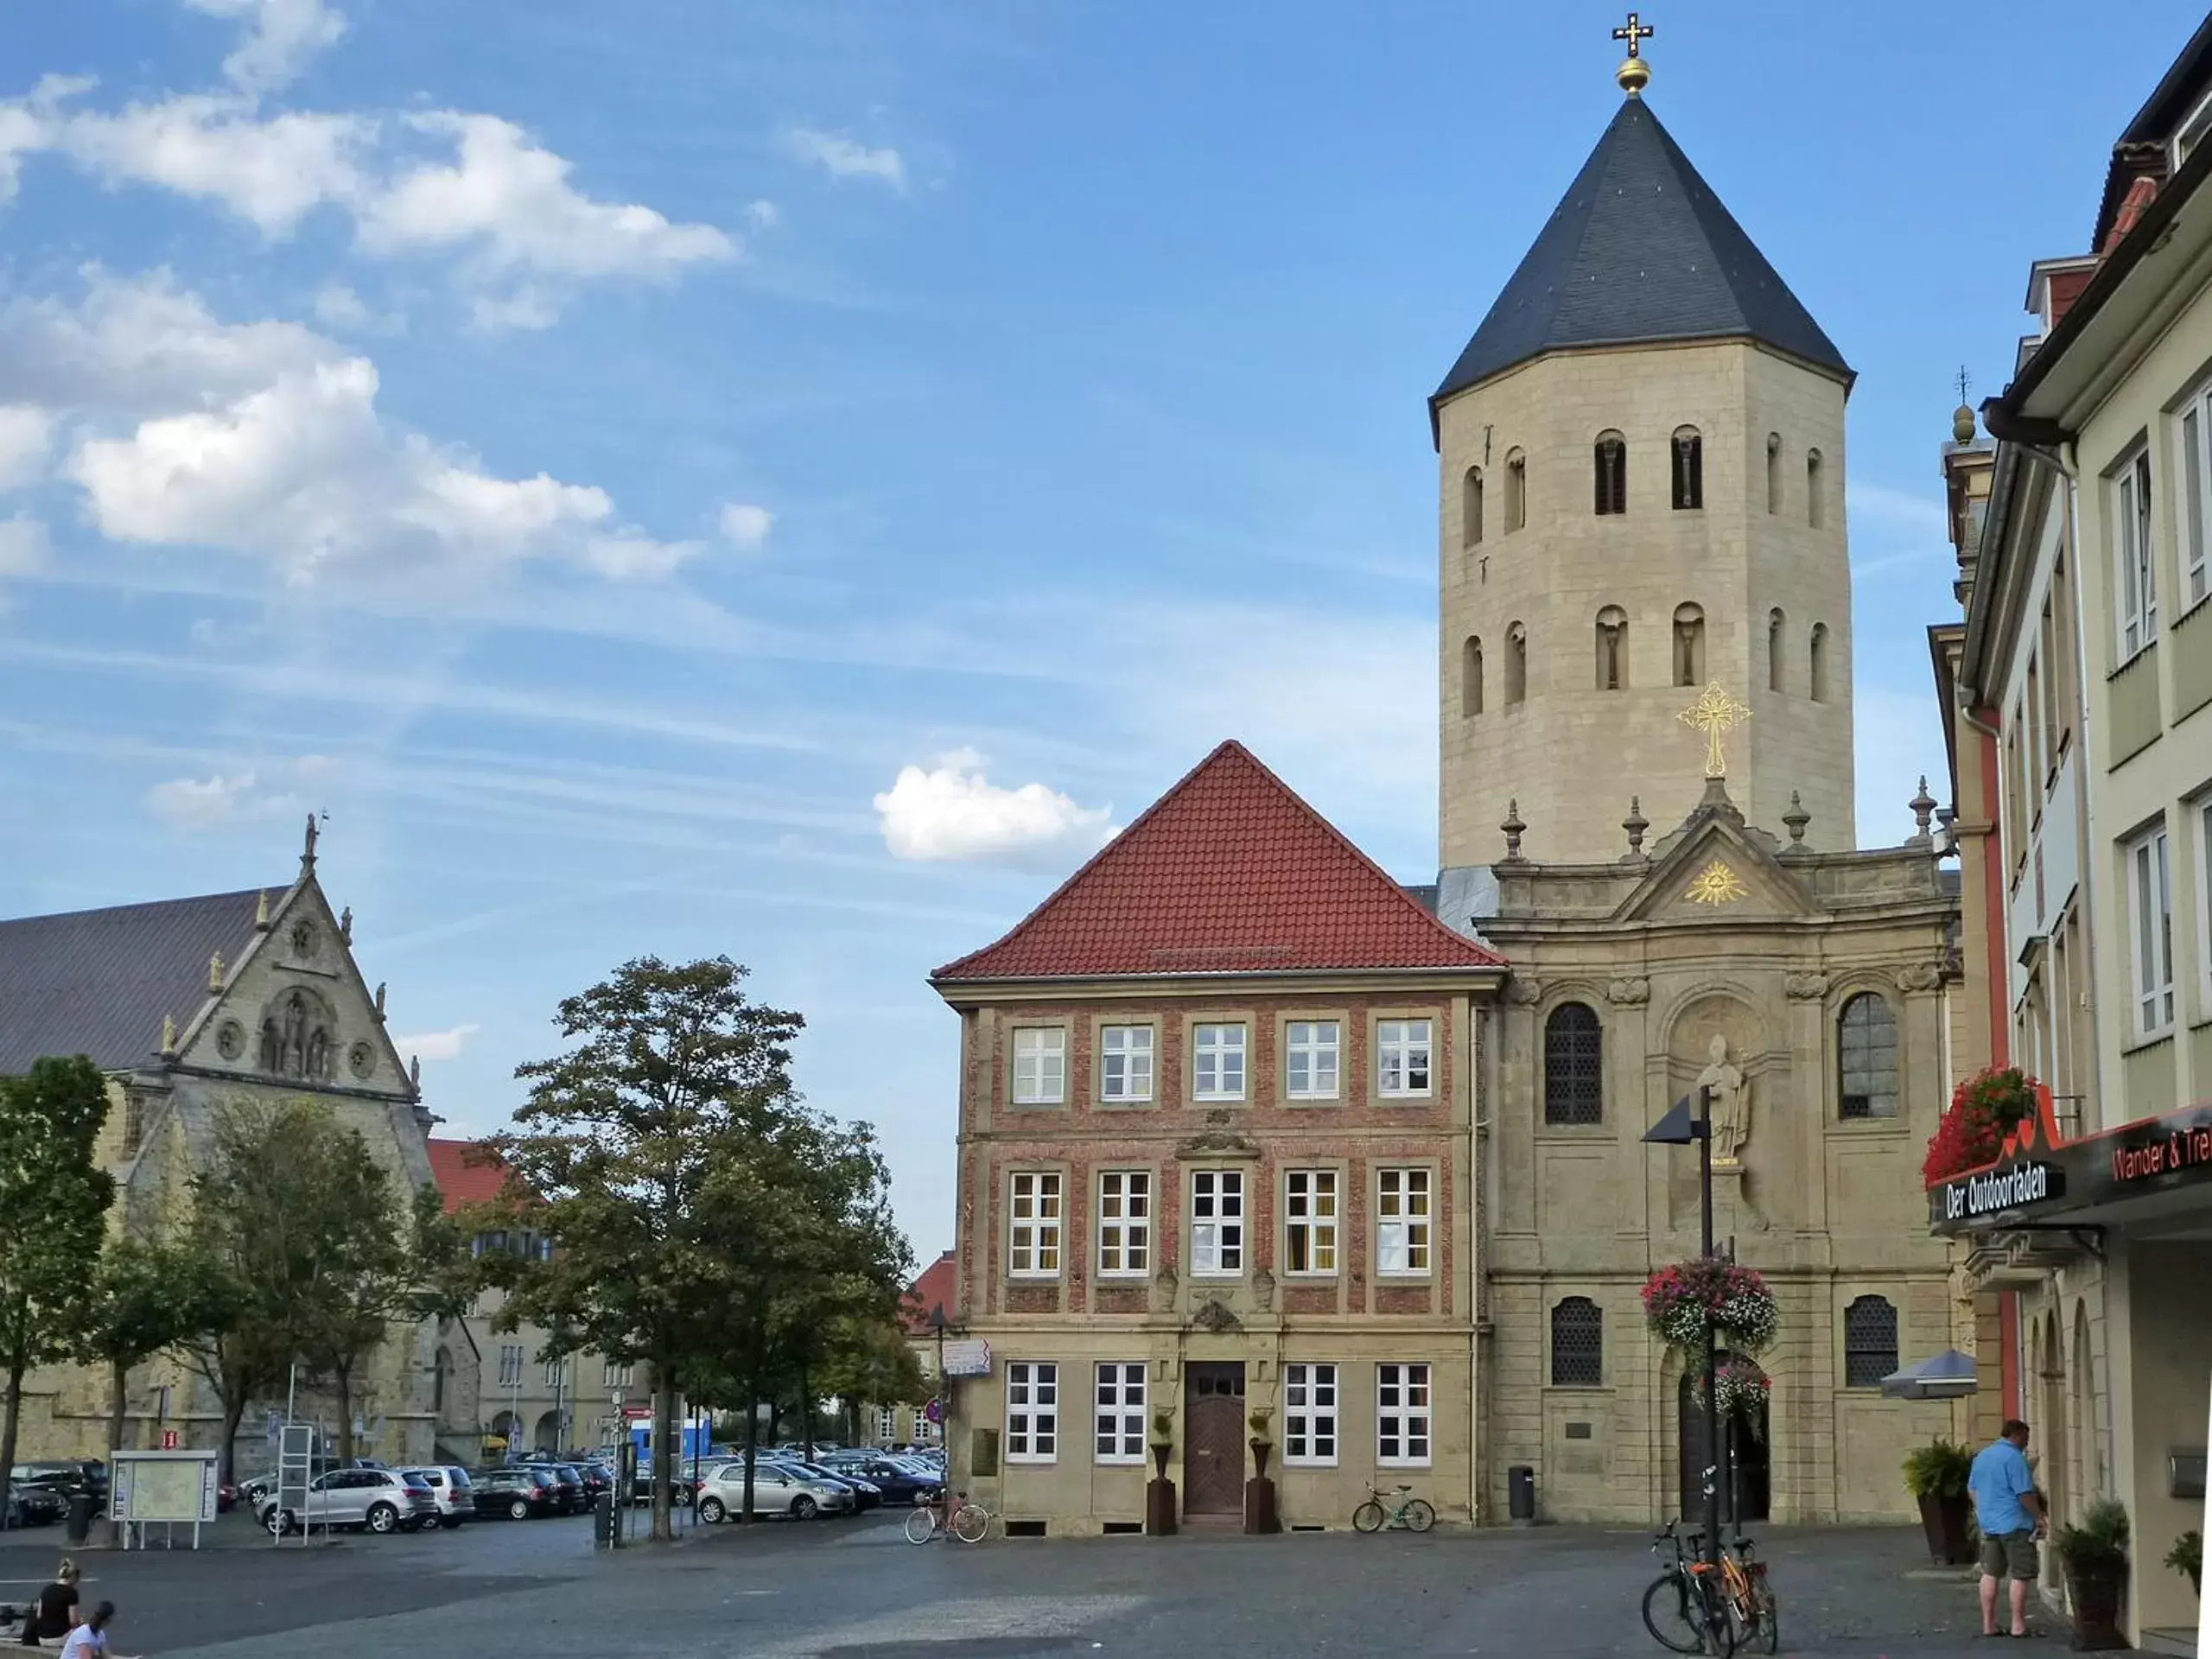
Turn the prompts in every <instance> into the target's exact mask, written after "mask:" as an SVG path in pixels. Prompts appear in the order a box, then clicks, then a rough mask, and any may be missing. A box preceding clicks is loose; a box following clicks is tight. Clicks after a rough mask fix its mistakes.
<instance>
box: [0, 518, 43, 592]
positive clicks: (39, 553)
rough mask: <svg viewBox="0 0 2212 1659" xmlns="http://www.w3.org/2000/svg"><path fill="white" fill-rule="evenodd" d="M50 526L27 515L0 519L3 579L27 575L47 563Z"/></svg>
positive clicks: (0, 550)
mask: <svg viewBox="0 0 2212 1659" xmlns="http://www.w3.org/2000/svg"><path fill="white" fill-rule="evenodd" d="M46 552H47V547H46V526H45V525H44V524H41V523H40V522H39V521H38V520H37V519H35V518H31V517H29V515H28V514H25V513H20V512H19V513H17V514H16V516H15V517H14V518H0V576H27V575H30V574H31V573H32V572H33V571H35V570H38V569H42V568H44V566H45V564H46Z"/></svg>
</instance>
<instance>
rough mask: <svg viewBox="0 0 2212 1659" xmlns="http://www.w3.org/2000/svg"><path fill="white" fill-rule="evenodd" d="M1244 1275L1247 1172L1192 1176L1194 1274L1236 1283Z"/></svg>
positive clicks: (1204, 1171) (1216, 1171) (1220, 1171)
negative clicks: (1245, 1180)
mask: <svg viewBox="0 0 2212 1659" xmlns="http://www.w3.org/2000/svg"><path fill="white" fill-rule="evenodd" d="M1243 1271H1244V1172H1243V1171H1242V1170H1240V1169H1200V1170H1193V1171H1192V1173H1191V1274H1192V1277H1193V1278H1211V1279H1234V1278H1237V1277H1239V1276H1240V1275H1242V1274H1243Z"/></svg>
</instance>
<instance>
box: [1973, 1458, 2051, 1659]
mask: <svg viewBox="0 0 2212 1659" xmlns="http://www.w3.org/2000/svg"><path fill="white" fill-rule="evenodd" d="M2027 1449H2028V1426H2027V1425H2026V1424H2025V1423H2024V1422H2022V1421H2020V1420H2019V1419H2018V1418H2017V1417H2013V1418H2008V1419H2007V1420H2006V1421H2005V1427H2003V1429H2002V1430H2000V1431H1999V1433H1998V1436H1997V1438H1996V1439H1995V1440H1992V1441H1991V1442H1990V1443H1989V1444H1988V1445H1987V1446H1984V1447H1982V1449H1981V1450H1980V1452H1977V1453H1976V1454H1975V1456H1974V1470H1973V1472H1972V1473H1970V1474H1969V1475H1967V1491H1968V1492H1969V1493H1970V1494H1971V1495H1972V1496H1973V1497H1974V1520H1975V1521H1976V1522H1978V1523H1979V1524H1980V1528H1981V1633H1982V1634H1983V1635H1984V1636H2016V1637H2018V1636H2025V1635H2026V1634H2027V1633H2028V1586H2030V1585H2031V1584H2033V1583H2034V1582H2035V1581H2036V1576H2037V1573H2038V1572H2039V1571H2040V1565H2041V1564H2040V1562H2039V1561H2038V1560H2037V1553H2036V1540H2037V1538H2038V1537H2040V1536H2042V1535H2043V1532H2044V1525H2045V1522H2044V1513H2043V1502H2042V1500H2041V1499H2040V1498H2039V1497H2037V1495H2036V1478H2035V1476H2034V1474H2033V1473H2032V1472H2031V1471H2030V1470H2029V1468H2028V1459H2027ZM2007 1577H2009V1578H2010V1579H2011V1580H2012V1629H2011V1630H1999V1629H1998V1628H1997V1581H1998V1580H1999V1579H2000V1578H2007Z"/></svg>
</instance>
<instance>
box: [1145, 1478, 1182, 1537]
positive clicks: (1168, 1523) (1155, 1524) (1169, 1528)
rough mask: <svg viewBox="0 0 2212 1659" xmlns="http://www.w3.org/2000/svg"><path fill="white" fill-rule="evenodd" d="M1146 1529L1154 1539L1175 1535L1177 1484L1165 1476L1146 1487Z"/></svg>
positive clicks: (1148, 1483)
mask: <svg viewBox="0 0 2212 1659" xmlns="http://www.w3.org/2000/svg"><path fill="white" fill-rule="evenodd" d="M1144 1529H1145V1531H1146V1533H1147V1535H1150V1536H1152V1537H1154V1538H1172V1537H1173V1536H1174V1535H1175V1483H1174V1482H1173V1481H1172V1480H1170V1479H1168V1478H1167V1477H1166V1476H1165V1475H1162V1476H1160V1478H1158V1479H1156V1480H1153V1481H1149V1482H1147V1484H1146V1485H1145V1489H1144Z"/></svg>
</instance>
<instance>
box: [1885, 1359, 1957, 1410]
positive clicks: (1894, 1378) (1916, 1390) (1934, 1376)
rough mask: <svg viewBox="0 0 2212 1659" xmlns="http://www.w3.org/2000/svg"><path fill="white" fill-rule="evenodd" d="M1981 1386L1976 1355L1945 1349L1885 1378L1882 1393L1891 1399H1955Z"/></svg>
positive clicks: (1892, 1372)
mask: <svg viewBox="0 0 2212 1659" xmlns="http://www.w3.org/2000/svg"><path fill="white" fill-rule="evenodd" d="M1980 1386H1981V1385H1980V1383H1978V1382H1977V1381H1976V1380H1975V1376H1974V1356H1973V1355H1972V1354H1962V1353H1961V1352H1960V1351H1958V1350H1957V1349H1955V1348H1946V1349H1945V1350H1944V1351H1942V1353H1940V1354H1938V1355H1936V1357H1935V1358H1933V1359H1923V1360H1922V1361H1920V1362H1919V1363H1917V1364H1914V1365H1907V1366H1904V1368H1902V1369H1901V1370H1894V1371H1891V1373H1890V1374H1889V1375H1888V1376H1885V1377H1884V1378H1883V1379H1882V1392H1883V1393H1884V1394H1886V1395H1889V1396H1890V1398H1891V1399H1892V1400H1955V1399H1957V1398H1958V1397H1959V1396H1960V1395H1962V1394H1972V1393H1973V1392H1974V1390H1975V1389H1977V1388H1979V1387H1980Z"/></svg>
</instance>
